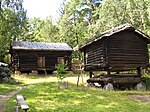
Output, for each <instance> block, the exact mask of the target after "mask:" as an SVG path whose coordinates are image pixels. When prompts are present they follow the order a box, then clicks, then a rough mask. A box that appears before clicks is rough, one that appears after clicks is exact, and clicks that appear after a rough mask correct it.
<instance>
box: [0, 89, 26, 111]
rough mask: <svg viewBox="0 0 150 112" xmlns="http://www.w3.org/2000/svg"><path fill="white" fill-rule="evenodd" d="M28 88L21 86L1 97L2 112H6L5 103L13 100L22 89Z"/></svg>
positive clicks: (0, 108) (0, 106) (0, 107)
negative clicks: (10, 99)
mask: <svg viewBox="0 0 150 112" xmlns="http://www.w3.org/2000/svg"><path fill="white" fill-rule="evenodd" d="M24 88H26V86H21V87H19V88H17V89H15V90H13V91H11V92H9V93H7V94H5V95H0V112H5V108H4V104H5V102H6V101H7V100H8V99H9V98H11V97H12V96H13V95H14V94H16V93H18V92H19V91H21V90H22V89H24Z"/></svg>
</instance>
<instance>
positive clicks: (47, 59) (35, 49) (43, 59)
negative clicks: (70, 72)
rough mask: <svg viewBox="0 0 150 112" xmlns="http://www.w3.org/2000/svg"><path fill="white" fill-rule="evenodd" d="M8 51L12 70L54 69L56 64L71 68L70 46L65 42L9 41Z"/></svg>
mask: <svg viewBox="0 0 150 112" xmlns="http://www.w3.org/2000/svg"><path fill="white" fill-rule="evenodd" d="M10 52H11V60H12V68H13V70H14V71H31V70H43V69H45V70H49V71H54V70H55V65H57V64H67V66H68V68H69V69H71V53H72V48H71V47H70V46H69V45H67V44H66V43H44V42H22V41H16V42H13V43H11V49H10Z"/></svg>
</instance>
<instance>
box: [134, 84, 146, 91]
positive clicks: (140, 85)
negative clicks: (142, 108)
mask: <svg viewBox="0 0 150 112" xmlns="http://www.w3.org/2000/svg"><path fill="white" fill-rule="evenodd" d="M135 88H136V90H138V91H146V84H145V83H144V82H140V83H138V84H137V85H136V87H135Z"/></svg>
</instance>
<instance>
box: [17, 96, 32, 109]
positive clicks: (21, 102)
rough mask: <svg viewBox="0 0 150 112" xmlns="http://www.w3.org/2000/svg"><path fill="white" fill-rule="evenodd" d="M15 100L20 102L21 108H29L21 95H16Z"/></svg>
mask: <svg viewBox="0 0 150 112" xmlns="http://www.w3.org/2000/svg"><path fill="white" fill-rule="evenodd" d="M16 100H17V102H19V103H20V107H21V109H22V110H28V109H29V106H28V105H27V104H26V102H25V100H24V98H23V96H22V95H17V96H16Z"/></svg>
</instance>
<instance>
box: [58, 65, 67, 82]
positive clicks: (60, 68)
mask: <svg viewBox="0 0 150 112" xmlns="http://www.w3.org/2000/svg"><path fill="white" fill-rule="evenodd" d="M66 70H67V68H66V65H62V64H58V65H57V66H56V71H57V78H58V79H60V80H63V79H64V78H65V73H66Z"/></svg>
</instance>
